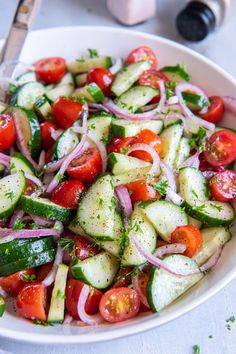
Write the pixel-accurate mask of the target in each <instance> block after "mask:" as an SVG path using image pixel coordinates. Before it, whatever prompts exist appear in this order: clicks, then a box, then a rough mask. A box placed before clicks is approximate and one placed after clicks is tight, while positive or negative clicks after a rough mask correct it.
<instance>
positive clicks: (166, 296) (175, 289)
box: [147, 255, 204, 312]
mask: <svg viewBox="0 0 236 354" xmlns="http://www.w3.org/2000/svg"><path fill="white" fill-rule="evenodd" d="M164 261H165V263H166V264H167V265H169V266H173V268H179V269H183V270H184V269H187V270H195V269H198V266H197V263H196V262H195V261H193V260H192V259H190V258H188V257H185V256H180V255H174V256H168V257H165V258H164ZM203 276H204V275H203V273H197V274H193V275H189V276H187V277H184V276H183V277H181V276H176V275H173V274H171V273H169V272H167V271H165V270H163V269H159V268H156V267H152V269H151V273H150V276H149V280H148V284H147V300H148V303H149V305H150V307H151V309H152V311H153V312H159V311H160V310H162V309H163V308H165V307H166V306H168V305H170V304H171V303H172V302H173V301H175V300H176V299H177V298H178V297H179V296H180V295H182V294H184V293H185V292H186V291H187V290H188V289H189V288H191V287H192V286H193V285H195V284H196V283H197V282H199V280H201V279H202V278H203Z"/></svg>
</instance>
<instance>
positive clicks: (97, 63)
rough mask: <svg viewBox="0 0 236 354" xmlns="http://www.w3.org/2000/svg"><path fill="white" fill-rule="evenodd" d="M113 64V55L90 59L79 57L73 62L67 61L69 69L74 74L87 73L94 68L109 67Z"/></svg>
mask: <svg viewBox="0 0 236 354" xmlns="http://www.w3.org/2000/svg"><path fill="white" fill-rule="evenodd" d="M110 66H112V60H111V57H108V56H106V57H105V56H104V57H98V58H90V59H86V60H85V59H77V60H75V61H73V62H70V63H67V70H68V71H69V72H71V73H72V74H73V75H74V74H81V73H86V72H88V71H89V70H90V69H93V68H105V69H108V68H109V67H110Z"/></svg>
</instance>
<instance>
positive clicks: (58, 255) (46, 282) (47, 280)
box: [42, 245, 63, 286]
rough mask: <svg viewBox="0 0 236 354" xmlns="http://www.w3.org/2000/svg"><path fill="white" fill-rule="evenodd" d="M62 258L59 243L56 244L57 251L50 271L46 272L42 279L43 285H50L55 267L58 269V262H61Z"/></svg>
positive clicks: (54, 274)
mask: <svg viewBox="0 0 236 354" xmlns="http://www.w3.org/2000/svg"><path fill="white" fill-rule="evenodd" d="M62 259H63V251H62V249H61V247H60V246H59V245H57V253H56V257H55V260H54V263H53V266H52V269H51V270H50V272H49V273H48V275H47V276H46V278H45V279H44V280H43V281H42V284H43V285H44V286H50V285H51V284H52V283H53V282H54V281H55V277H56V273H57V269H58V266H59V264H61V263H62Z"/></svg>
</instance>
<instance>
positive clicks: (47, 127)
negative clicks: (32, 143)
mask: <svg viewBox="0 0 236 354" xmlns="http://www.w3.org/2000/svg"><path fill="white" fill-rule="evenodd" d="M58 129H59V127H58V126H57V125H56V124H55V123H53V122H49V121H47V122H43V123H41V124H40V132H41V143H42V147H43V148H44V149H46V150H47V149H49V148H50V147H51V146H52V145H53V144H54V143H55V140H54V139H53V138H52V133H53V132H55V131H57V130H58Z"/></svg>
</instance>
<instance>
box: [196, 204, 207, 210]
mask: <svg viewBox="0 0 236 354" xmlns="http://www.w3.org/2000/svg"><path fill="white" fill-rule="evenodd" d="M205 207H206V206H205V205H204V204H202V205H194V206H193V210H194V211H204V209H205Z"/></svg>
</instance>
